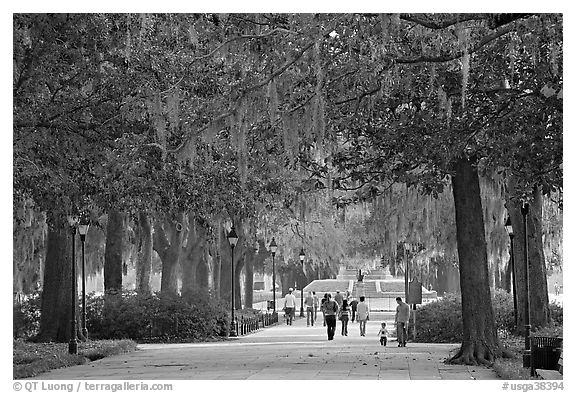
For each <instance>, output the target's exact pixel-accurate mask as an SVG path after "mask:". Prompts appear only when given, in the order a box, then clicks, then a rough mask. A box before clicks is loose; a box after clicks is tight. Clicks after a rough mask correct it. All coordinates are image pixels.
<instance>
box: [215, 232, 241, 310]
mask: <svg viewBox="0 0 576 393" xmlns="http://www.w3.org/2000/svg"><path fill="white" fill-rule="evenodd" d="M235 230H236V233H237V234H238V243H237V244H236V247H234V277H233V278H232V270H231V268H232V249H231V247H230V245H229V243H228V240H227V235H228V233H227V231H226V229H225V228H222V239H223V241H222V242H221V243H222V244H221V247H220V256H221V262H222V263H221V272H220V296H221V297H222V298H223V299H228V300H229V301H230V300H231V298H230V296H231V292H232V279H234V294H235V296H234V308H235V309H239V308H241V306H242V303H241V302H240V301H239V297H240V271H241V270H242V268H243V267H244V254H245V253H246V236H245V231H244V229H243V226H242V223H237V226H236V227H235ZM238 264H241V265H240V270H238Z"/></svg>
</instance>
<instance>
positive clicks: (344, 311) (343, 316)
mask: <svg viewBox="0 0 576 393" xmlns="http://www.w3.org/2000/svg"><path fill="white" fill-rule="evenodd" d="M338 315H339V318H338V319H340V321H341V322H342V335H343V336H347V335H348V320H349V318H350V314H349V312H348V300H346V299H344V300H343V301H342V308H340V313H339V314H338Z"/></svg>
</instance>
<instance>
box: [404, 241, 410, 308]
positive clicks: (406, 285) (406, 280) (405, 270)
mask: <svg viewBox="0 0 576 393" xmlns="http://www.w3.org/2000/svg"><path fill="white" fill-rule="evenodd" d="M409 249H410V244H408V243H406V242H404V259H405V261H404V262H405V264H406V266H405V267H404V301H405V302H406V303H408V250H409Z"/></svg>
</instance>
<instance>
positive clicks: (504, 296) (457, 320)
mask: <svg viewBox="0 0 576 393" xmlns="http://www.w3.org/2000/svg"><path fill="white" fill-rule="evenodd" d="M492 309H493V312H494V320H495V322H496V328H497V329H498V331H500V332H504V333H506V334H514V328H515V321H514V301H513V299H512V295H511V294H510V293H508V292H506V291H504V290H500V289H497V290H496V291H494V292H493V298H492ZM562 311H563V310H562V307H561V306H559V305H558V304H556V303H552V304H550V316H551V319H552V323H551V325H550V326H549V327H546V328H543V329H540V330H538V331H536V332H535V334H538V335H546V336H548V335H552V336H558V335H561V334H562V320H563V318H562ZM416 323H417V326H416V327H417V336H416V341H418V342H429V343H460V342H462V331H463V330H462V301H461V297H460V295H454V294H448V295H447V296H445V297H443V298H442V299H440V300H438V301H436V302H433V303H428V304H426V305H424V306H422V307H421V308H419V309H418V314H417V320H416ZM409 330H410V332H409V334H410V335H409V337H412V333H411V330H412V329H411V328H410V325H409Z"/></svg>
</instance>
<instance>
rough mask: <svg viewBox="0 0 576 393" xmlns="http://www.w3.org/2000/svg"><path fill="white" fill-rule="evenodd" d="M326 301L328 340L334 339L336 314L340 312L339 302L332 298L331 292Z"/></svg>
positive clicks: (324, 306) (325, 315) (325, 312)
mask: <svg viewBox="0 0 576 393" xmlns="http://www.w3.org/2000/svg"><path fill="white" fill-rule="evenodd" d="M327 295H328V297H327V299H326V301H325V302H324V305H323V308H324V318H325V320H326V332H327V333H328V340H334V333H335V332H336V315H337V314H338V309H339V307H338V303H336V302H335V301H334V300H332V297H331V296H330V294H327Z"/></svg>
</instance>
